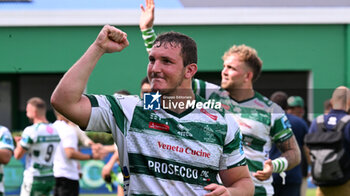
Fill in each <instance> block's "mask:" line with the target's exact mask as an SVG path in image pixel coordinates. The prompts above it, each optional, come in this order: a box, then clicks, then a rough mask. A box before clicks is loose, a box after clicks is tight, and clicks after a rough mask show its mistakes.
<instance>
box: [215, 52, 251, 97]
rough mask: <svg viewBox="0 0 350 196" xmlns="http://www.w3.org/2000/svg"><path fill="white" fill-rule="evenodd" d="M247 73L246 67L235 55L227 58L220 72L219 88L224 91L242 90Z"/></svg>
mask: <svg viewBox="0 0 350 196" xmlns="http://www.w3.org/2000/svg"><path fill="white" fill-rule="evenodd" d="M247 73H248V68H247V66H246V65H245V64H244V63H243V62H242V61H240V60H239V58H238V56H237V55H235V54H234V55H232V56H229V57H227V58H226V59H225V60H224V67H223V69H222V71H221V87H222V88H223V89H226V90H233V89H242V88H243V84H244V82H246V78H247Z"/></svg>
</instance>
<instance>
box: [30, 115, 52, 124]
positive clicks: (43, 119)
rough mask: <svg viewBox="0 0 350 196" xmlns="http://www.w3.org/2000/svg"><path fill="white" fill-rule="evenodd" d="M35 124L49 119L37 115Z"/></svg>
mask: <svg viewBox="0 0 350 196" xmlns="http://www.w3.org/2000/svg"><path fill="white" fill-rule="evenodd" d="M33 123H34V124H38V123H49V121H48V120H47V119H46V117H36V118H34V120H33Z"/></svg>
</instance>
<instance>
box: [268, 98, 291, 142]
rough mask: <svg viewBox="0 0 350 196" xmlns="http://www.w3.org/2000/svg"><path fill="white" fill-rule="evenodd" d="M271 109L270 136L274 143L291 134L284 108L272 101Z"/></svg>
mask: <svg viewBox="0 0 350 196" xmlns="http://www.w3.org/2000/svg"><path fill="white" fill-rule="evenodd" d="M272 110H273V111H272V114H271V121H272V122H271V125H272V127H271V131H270V136H271V138H272V141H273V142H274V143H280V142H284V141H286V140H287V139H289V138H291V137H292V136H293V131H292V128H291V124H290V122H289V120H288V118H287V116H286V114H285V112H284V110H283V109H282V108H281V107H279V106H278V105H277V104H275V103H273V105H272Z"/></svg>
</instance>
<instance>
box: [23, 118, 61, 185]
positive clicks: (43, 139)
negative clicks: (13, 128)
mask: <svg viewBox="0 0 350 196" xmlns="http://www.w3.org/2000/svg"><path fill="white" fill-rule="evenodd" d="M59 142H60V137H59V135H58V133H57V130H56V129H55V128H54V127H53V126H52V124H51V123H37V124H33V125H31V126H28V127H27V128H25V129H24V130H23V133H22V139H21V141H20V145H21V146H22V147H23V148H24V149H26V150H27V155H26V164H25V170H24V173H23V181H26V182H32V181H33V179H45V178H51V177H52V178H53V159H54V155H55V152H56V149H57V146H58V145H59Z"/></svg>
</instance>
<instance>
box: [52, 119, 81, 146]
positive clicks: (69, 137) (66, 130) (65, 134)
mask: <svg viewBox="0 0 350 196" xmlns="http://www.w3.org/2000/svg"><path fill="white" fill-rule="evenodd" d="M53 126H54V127H55V129H57V131H58V135H59V136H60V139H61V141H60V142H61V144H62V146H63V148H74V149H77V146H78V141H77V135H76V133H75V131H74V130H73V127H71V126H69V125H68V124H66V123H64V122H60V121H58V122H57V121H56V122H55V123H54V124H53Z"/></svg>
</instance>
